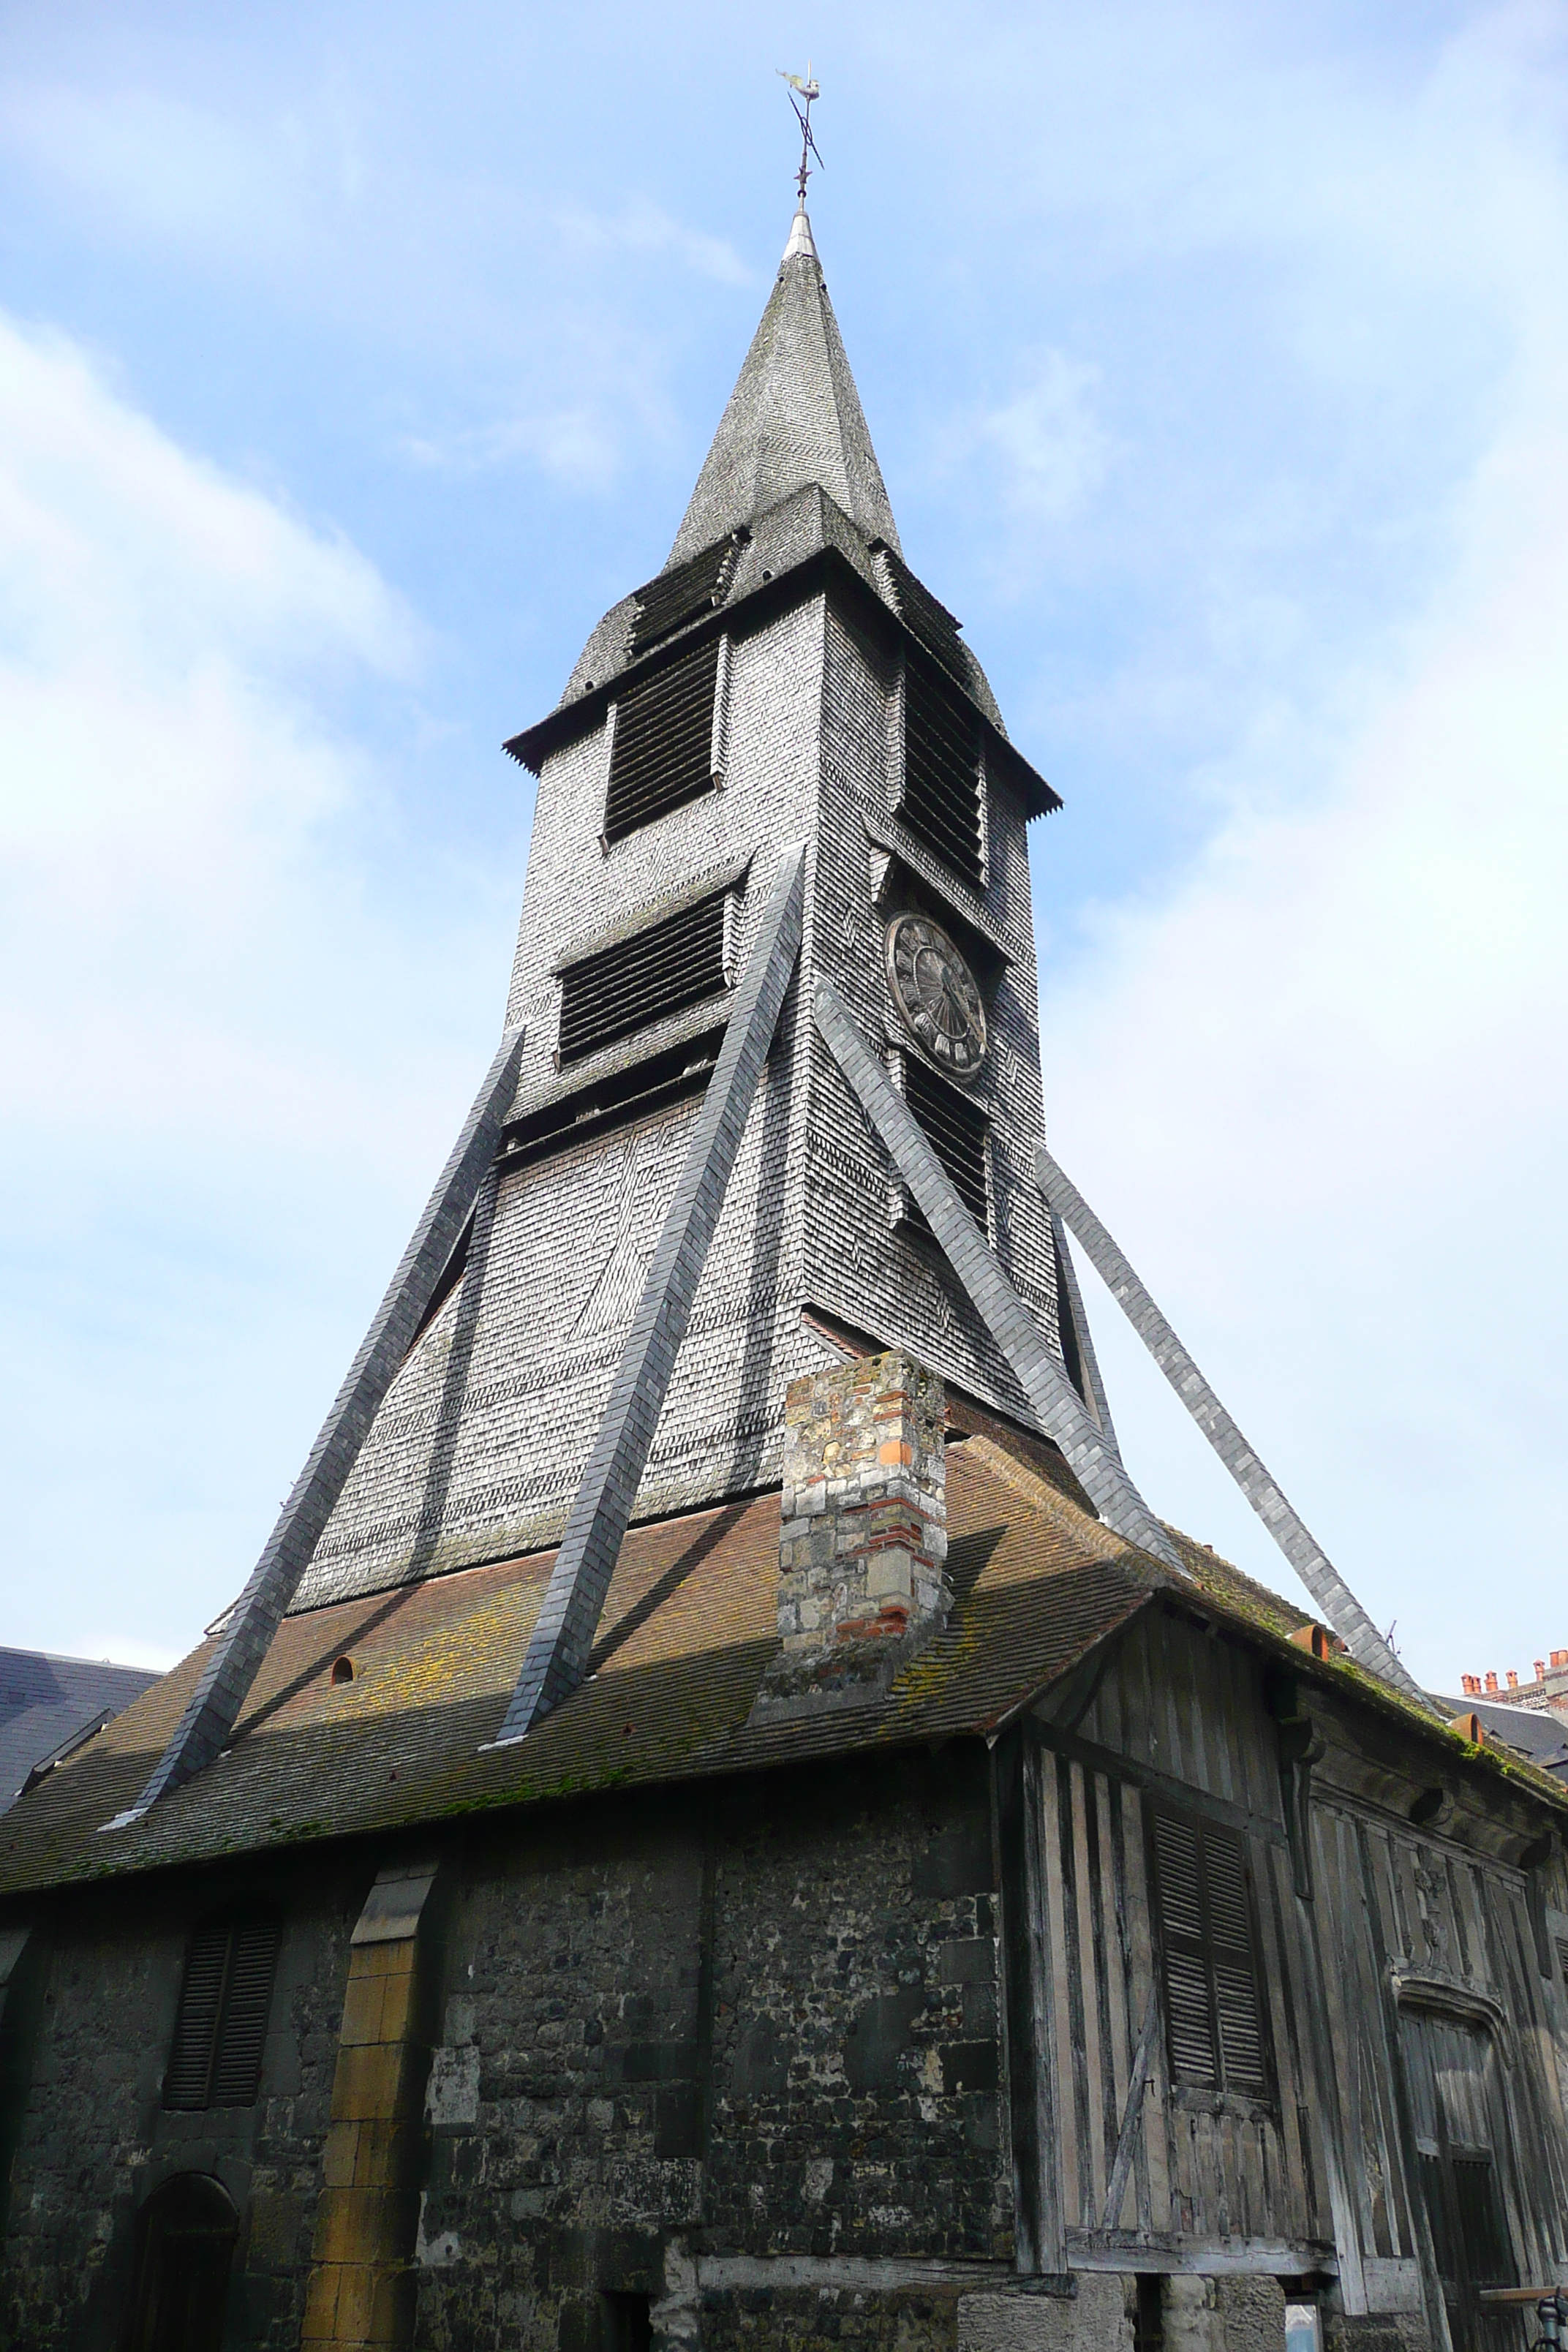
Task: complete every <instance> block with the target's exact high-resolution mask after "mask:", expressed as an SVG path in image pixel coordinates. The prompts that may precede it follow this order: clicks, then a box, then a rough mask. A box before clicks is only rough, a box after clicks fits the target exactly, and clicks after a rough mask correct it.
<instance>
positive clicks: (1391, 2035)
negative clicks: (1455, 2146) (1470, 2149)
mask: <svg viewBox="0 0 1568 2352" xmlns="http://www.w3.org/2000/svg"><path fill="white" fill-rule="evenodd" d="M1313 1842H1314V1870H1315V1874H1316V1877H1317V1887H1318V1893H1317V1900H1316V1902H1315V1903H1314V1905H1313V1906H1312V1909H1313V1915H1314V1916H1313V1922H1312V1925H1313V1932H1314V1934H1315V1936H1316V1937H1317V1939H1318V1944H1319V1950H1320V1954H1321V1962H1322V1973H1323V1979H1324V1984H1325V1990H1326V2000H1327V2010H1328V2025H1329V2032H1330V2037H1331V2049H1332V2063H1333V2068H1334V2072H1335V2074H1336V2075H1337V2076H1338V2078H1339V2080H1340V2082H1341V2084H1342V2085H1343V2086H1344V2095H1345V2097H1346V2102H1347V2105H1348V2109H1349V2114H1348V2117H1347V2131H1348V2136H1349V2140H1350V2154H1351V2158H1352V2167H1351V2169H1352V2179H1354V2181H1355V2182H1356V2184H1357V2187H1358V2190H1359V2196H1358V2221H1359V2231H1360V2237H1361V2244H1362V2250H1363V2255H1364V2256H1365V2257H1366V2258H1367V2260H1368V2262H1369V2264H1371V2265H1372V2268H1373V2276H1374V2278H1375V2275H1376V2270H1377V2266H1378V2265H1380V2264H1382V2263H1405V2264H1408V2263H1416V2262H1422V2263H1426V2261H1428V2260H1429V2259H1430V2256H1429V2248H1428V2244H1427V2239H1426V2224H1425V2220H1424V2216H1423V2214H1422V2212H1421V2210H1420V2208H1419V2204H1418V2201H1417V2194H1418V2192H1417V2189H1416V2183H1415V2179H1414V2177H1413V2176H1414V2169H1415V2148H1414V2146H1413V2144H1412V2142H1411V2137H1410V2127H1409V2125H1408V2122H1405V2124H1404V2125H1403V2126H1402V2122H1401V2116H1400V2105H1401V2101H1400V2090H1401V2080H1400V2076H1399V2074H1398V2071H1397V2070H1398V2069H1399V2068H1400V2066H1401V2064H1402V2063H1403V2061H1402V2058H1401V2053H1400V2050H1399V2047H1398V2015H1399V2008H1398V1988H1400V1987H1401V1986H1403V1987H1404V1988H1405V1999H1406V2000H1407V2001H1408V2002H1415V2001H1417V2000H1418V2001H1419V2003H1420V2004H1421V2005H1422V2006H1423V2007H1424V2008H1426V2009H1427V2010H1435V2011H1437V2012H1439V2013H1441V2011H1442V2010H1443V2008H1444V2006H1445V2004H1446V2003H1450V2004H1451V2005H1452V2008H1453V2011H1454V2012H1455V2013H1456V2014H1458V2015H1461V2016H1463V2015H1467V2014H1468V2015H1470V2016H1471V2017H1473V2018H1475V2019H1477V2020H1479V2021H1491V2023H1490V2026H1489V2030H1490V2031H1491V2032H1492V2033H1493V2035H1494V2038H1495V2041H1496V2043H1497V2047H1498V2054H1499V2059H1500V2070H1499V2073H1500V2084H1501V2101H1500V2104H1501V2110H1502V2115H1503V2118H1504V2126H1505V2128H1504V2133H1503V2137H1504V2142H1505V2144H1504V2146H1503V2147H1500V2149H1499V2150H1498V2158H1499V2174H1500V2187H1501V2189H1502V2193H1503V2199H1504V2202H1505V2205H1506V2207H1507V2209H1508V2218H1509V2227H1510V2236H1511V2238H1512V2242H1513V2250H1514V2254H1515V2258H1516V2260H1517V2262H1518V2264H1519V2270H1520V2278H1521V2282H1522V2283H1523V2284H1533V2283H1535V2282H1537V2281H1540V2282H1548V2281H1551V2280H1552V2279H1554V2278H1555V2277H1557V2276H1558V2275H1560V2274H1561V2273H1563V2269H1564V2266H1565V2265H1568V2231H1565V2226H1564V2216H1565V2215H1568V2116H1565V2114H1564V2105H1563V2070H1562V2067H1561V2064H1560V2058H1561V2055H1562V2053H1563V2042H1562V2040H1561V2039H1560V2036H1561V2033H1562V2027H1561V2023H1560V2020H1561V2016H1562V2007H1561V2004H1562V1999H1563V1993H1562V1987H1561V1985H1560V1984H1556V1983H1553V1981H1552V1979H1550V1978H1546V1977H1543V1976H1542V1971H1541V1967H1540V1955H1539V1952H1538V1948H1537V1945H1536V1939H1535V1936H1534V1932H1533V1929H1532V1927H1531V1919H1530V1912H1529V1904H1528V1899H1527V1895H1526V1887H1525V1879H1524V1874H1523V1873H1522V1872H1521V1871H1519V1870H1514V1869H1510V1867H1509V1866H1508V1865H1507V1864H1503V1863H1500V1862H1497V1861H1493V1860H1490V1859H1489V1858H1487V1857H1485V1856H1483V1855H1479V1854H1477V1853H1472V1852H1469V1851H1468V1850H1467V1849H1465V1848H1463V1847H1460V1846H1458V1845H1457V1844H1454V1843H1451V1842H1449V1841H1447V1840H1445V1839H1443V1838H1441V1837H1438V1836H1435V1835H1433V1834H1432V1833H1431V1832H1425V1831H1416V1830H1415V1829H1412V1828H1410V1827H1408V1826H1407V1825H1406V1824H1405V1823H1402V1822H1395V1821H1394V1820H1392V1819H1390V1818H1388V1817H1387V1816H1379V1815H1377V1814H1375V1813H1374V1812H1373V1811H1372V1809H1371V1808H1369V1807H1365V1806H1362V1805H1358V1804H1356V1803H1354V1802H1353V1801H1350V1800H1346V1799H1338V1800H1336V1799H1334V1798H1332V1797H1331V1796H1329V1795H1328V1794H1326V1793H1325V1795H1324V1797H1323V1798H1322V1799H1321V1801H1318V1802H1317V1803H1316V1804H1315V1805H1314V1808H1313ZM1405 2105H1406V2108H1407V2109H1408V2105H1409V2102H1408V2099H1406V2102H1405ZM1373 2301H1374V2304H1375V2301H1376V2297H1375V2296H1374V2298H1373Z"/></svg>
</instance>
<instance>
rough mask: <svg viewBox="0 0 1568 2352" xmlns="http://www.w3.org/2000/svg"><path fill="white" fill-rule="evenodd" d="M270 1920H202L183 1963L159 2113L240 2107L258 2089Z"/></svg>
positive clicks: (273, 1942) (274, 1930)
mask: <svg viewBox="0 0 1568 2352" xmlns="http://www.w3.org/2000/svg"><path fill="white" fill-rule="evenodd" d="M278 1943H279V1928H278V1924H277V1922H276V1920H271V1919H258V1918H248V1919H225V1920H209V1921H208V1922H206V1923H205V1925H204V1926H202V1927H198V1928H197V1929H196V1931H195V1935H194V1936H193V1937H191V1945H190V1950H189V1951H188V1953H187V1954H186V1957H185V1975H184V1983H183V1985H182V1986H181V1989H180V2010H179V2015H178V2017H177V2019H176V2021H175V2024H174V2047H173V2049H172V2050H171V2052H170V2053H169V2063H168V2067H167V2069H166V2070H165V2073H164V2075H163V2105H165V2107H175V2108H184V2109H187V2110H198V2109H201V2108H203V2107H247V2106H249V2105H252V2103H253V2102H254V2100H255V2098H256V2095H257V2092H258V2088H259V2087H260V2082H261V2053H262V2049H263V2046H264V2044H265V2042H266V2039H267V2018H268V2011H269V2009H270V2008H271V2005H272V1979H273V1976H274V1974H275V1972H276V1969H277V1966H278Z"/></svg>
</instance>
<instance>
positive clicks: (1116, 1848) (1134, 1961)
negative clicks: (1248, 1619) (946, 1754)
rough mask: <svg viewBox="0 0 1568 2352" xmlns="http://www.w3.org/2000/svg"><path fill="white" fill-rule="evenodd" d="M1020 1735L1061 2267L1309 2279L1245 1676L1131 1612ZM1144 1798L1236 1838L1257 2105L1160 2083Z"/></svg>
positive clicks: (1310, 2136)
mask: <svg viewBox="0 0 1568 2352" xmlns="http://www.w3.org/2000/svg"><path fill="white" fill-rule="evenodd" d="M1038 1738H1039V1739H1040V1742H1041V1747H1040V1751H1039V1753H1038V1755H1037V1758H1036V1759H1035V1765H1034V1772H1035V1777H1036V1801H1037V1804H1038V1806H1039V1807H1040V1810H1041V1815H1042V1826H1043V1835H1042V1837H1041V1842H1040V1848H1039V1852H1040V1859H1041V1863H1042V1865H1043V1874H1044V1901H1043V1910H1044V1920H1043V1926H1044V1931H1045V1937H1046V1940H1047V1946H1048V1948H1049V1951H1050V1954H1051V1956H1052V1962H1053V1965H1052V1966H1051V1968H1050V1969H1049V1972H1048V1984H1049V1992H1048V1996H1047V2016H1046V2020H1045V2031H1046V2034H1047V2040H1048V2042H1049V2045H1050V2046H1049V2051H1048V2057H1049V2060H1050V2074H1051V2075H1052V2076H1053V2077H1054V2094H1055V2104H1056V2107H1057V2125H1058V2132H1057V2144H1058V2167H1057V2169H1058V2185H1057V2194H1058V2199H1059V2220H1060V2228H1061V2233H1062V2245H1063V2249H1064V2251H1065V2253H1066V2256H1067V2259H1068V2263H1075V2264H1076V2263H1080V2262H1081V2261H1083V2260H1084V2258H1085V2257H1086V2256H1088V2257H1097V2258H1099V2259H1101V2260H1114V2261H1115V2262H1116V2263H1118V2264H1119V2265H1120V2266H1121V2267H1123V2268H1127V2269H1136V2268H1138V2267H1141V2266H1147V2258H1148V2257H1149V2256H1150V2255H1151V2254H1155V2255H1157V2256H1162V2257H1163V2258H1165V2259H1166V2260H1172V2259H1174V2260H1176V2261H1179V2262H1181V2263H1184V2264H1188V2263H1190V2265H1191V2266H1192V2267H1194V2268H1202V2267H1215V2268H1219V2267H1222V2266H1223V2264H1222V2263H1220V2262H1217V2261H1216V2262H1215V2263H1212V2264H1205V2263H1204V2262H1203V2261H1201V2260H1200V2256H1201V2254H1202V2253H1203V2252H1204V2251H1205V2250H1207V2251H1208V2252H1211V2253H1215V2254H1222V2255H1223V2256H1224V2257H1225V2258H1226V2261H1228V2262H1233V2263H1239V2262H1241V2261H1243V2260H1245V2261H1246V2262H1247V2263H1248V2264H1249V2265H1251V2266H1253V2267H1258V2268H1267V2267H1269V2266H1270V2265H1272V2266H1273V2267H1274V2268H1276V2269H1279V2270H1308V2269H1310V2268H1311V2267H1312V2266H1313V2264H1314V2263H1315V2261H1316V2260H1318V2259H1319V2258H1321V2253H1322V2252H1326V2251H1327V2248H1328V2245H1329V2244H1330V2243H1331V2241H1332V2235H1333V2231H1332V2226H1331V2220H1330V2215H1329V2210H1328V2206H1327V2201H1326V2197H1325V2165H1324V2155H1323V2150H1322V2147H1321V2137H1320V2127H1319V2123H1318V2119H1317V2114H1316V2102H1315V2100H1314V2098H1313V2096H1312V2090H1311V2082H1312V2075H1311V2063H1310V2051H1309V2049H1308V2048H1307V2046H1306V2044H1305V2043H1304V2041H1303V2022H1304V2021H1303V2018H1302V2014H1301V2000H1300V1982H1299V1975H1300V1972H1299V1970H1298V1969H1296V1968H1295V1967H1293V1966H1292V1965H1291V1961H1290V1957H1289V1956H1290V1953H1291V1949H1292V1945H1293V1942H1294V1940H1295V1937H1296V1936H1297V1933H1298V1930H1297V1928H1296V1924H1295V1920H1294V1917H1293V1912H1294V1907H1295V1902H1296V1898H1295V1896H1294V1895H1293V1893H1292V1891H1291V1876H1290V1864H1289V1854H1288V1853H1287V1851H1286V1846H1285V1832H1284V1826H1283V1820H1282V1813H1281V1808H1280V1801H1279V1772H1278V1767H1277V1764H1276V1761H1275V1755H1274V1746H1273V1727H1272V1726H1271V1724H1270V1723H1269V1722H1268V1717H1267V1715H1266V1713H1265V1710H1264V1706H1263V1704H1262V1696H1261V1687H1260V1679H1259V1670H1258V1664H1257V1663H1256V1661H1255V1660H1254V1659H1252V1658H1250V1657H1249V1656H1248V1655H1247V1653H1245V1652H1244V1651H1242V1650H1241V1649H1240V1648H1239V1647H1238V1646H1237V1645H1235V1644H1233V1643H1229V1642H1226V1641H1224V1640H1219V1639H1215V1638H1211V1637H1209V1636H1208V1635H1206V1634H1205V1633H1202V1632H1201V1631H1199V1630H1198V1629H1196V1628H1193V1627H1189V1626H1187V1625H1184V1624H1182V1623H1179V1622H1175V1621H1173V1620H1172V1619H1171V1618H1169V1617H1167V1616H1165V1615H1164V1614H1163V1612H1148V1614H1146V1616H1145V1617H1144V1618H1142V1619H1141V1620H1140V1621H1139V1622H1138V1623H1137V1624H1135V1625H1134V1626H1133V1628H1132V1629H1131V1632H1130V1633H1129V1634H1128V1635H1127V1637H1126V1639H1125V1640H1124V1641H1123V1642H1122V1643H1121V1644H1120V1646H1119V1648H1118V1650H1117V1652H1116V1654H1115V1656H1114V1658H1113V1659H1112V1661H1111V1663H1110V1665H1109V1667H1108V1669H1107V1671H1106V1674H1105V1675H1104V1678H1103V1680H1102V1682H1101V1684H1100V1688H1099V1690H1098V1692H1097V1693H1096V1695H1095V1696H1094V1697H1093V1699H1092V1700H1091V1702H1090V1704H1089V1706H1088V1707H1087V1708H1086V1709H1085V1710H1084V1711H1083V1713H1082V1714H1081V1715H1080V1717H1079V1719H1078V1721H1077V1722H1076V1724H1074V1725H1073V1726H1072V1727H1071V1728H1070V1729H1069V1728H1068V1727H1066V1726H1065V1725H1063V1724H1055V1725H1053V1724H1052V1723H1050V1722H1049V1721H1043V1722H1042V1723H1041V1724H1040V1725H1039V1727H1038ZM1162 1801H1165V1802H1171V1803H1173V1804H1175V1805H1176V1806H1177V1807H1178V1808H1181V1809H1184V1810H1186V1811H1193V1812H1196V1813H1198V1814H1199V1815H1200V1816H1202V1817H1204V1818H1206V1819H1209V1820H1213V1821H1215V1822H1219V1823H1221V1824H1223V1825H1224V1826H1226V1827H1227V1828H1229V1829H1232V1830H1234V1831H1236V1832H1238V1833H1239V1835H1240V1837H1241V1840H1242V1846H1243V1852H1244V1853H1245V1856H1246V1864H1247V1876H1248V1879H1249V1882H1250V1893H1251V1902H1252V1907H1253V1911H1254V1915H1255V1918H1256V1926H1257V1958H1258V1982H1259V1990H1260V1993H1261V1997H1262V2003H1263V2012H1264V2021H1265V2026H1266V2031H1267V2035H1268V2044H1269V2052H1270V2057H1271V2071H1272V2074H1273V2079H1274V2088H1273V2090H1272V2093H1271V2095H1268V2097H1265V2098H1258V2097H1248V2096H1244V2095H1239V2094H1237V2093H1235V2092H1231V2091H1227V2090H1220V2091H1211V2090H1196V2089H1194V2088H1193V2087H1192V2086H1191V2085H1189V2084H1181V2083H1175V2082H1173V2080H1172V2070H1171V2066H1170V2063H1169V2060H1168V2053H1167V2048H1166V2042H1167V2035H1166V2032H1165V2020H1164V2016H1163V2000H1162V1998H1161V1986H1160V1980H1159V1976H1158V1948H1157V1937H1158V1926H1157V1918H1156V1914H1155V1908H1154V1906H1153V1904H1152V1900H1151V1885H1150V1873H1149V1861H1148V1827H1147V1823H1148V1809H1149V1807H1150V1806H1151V1804H1153V1803H1157V1802H1162ZM1141 2257H1142V2262H1141V2259H1140V2258H1141ZM1156 2266H1157V2265H1156Z"/></svg>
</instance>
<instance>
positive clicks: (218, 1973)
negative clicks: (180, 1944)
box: [163, 1926, 228, 2108]
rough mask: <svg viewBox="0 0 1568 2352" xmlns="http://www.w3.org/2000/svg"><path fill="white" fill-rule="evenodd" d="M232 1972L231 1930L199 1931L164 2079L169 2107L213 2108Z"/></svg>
mask: <svg viewBox="0 0 1568 2352" xmlns="http://www.w3.org/2000/svg"><path fill="white" fill-rule="evenodd" d="M227 1969H228V1928H227V1927H226V1926H211V1927H198V1928H197V1929H196V1932H195V1935H194V1936H193V1937H191V1947H190V1950H189V1951H188V1952H187V1953H186V1955H185V1975H184V1983H183V1984H182V1986H181V1988H180V2012H179V2015H178V2017H177V2018H176V2020H175V2021H174V2048H173V2049H172V2050H171V2052H170V2053H169V2063H168V2067H167V2070H166V2071H165V2073H164V2075H163V2105H165V2106H166V2107H184V2108H199V2107H205V2105H206V2104H207V2093H208V2089H209V2087H210V2085H211V2081H212V2063H213V2047H214V2044H215V2042H216V2039H217V2021H218V2012H219V2011H220V2009H221V2008H222V2006H223V1988H224V1978H225V1976H226V1973H227Z"/></svg>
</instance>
